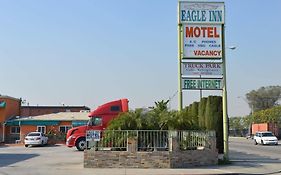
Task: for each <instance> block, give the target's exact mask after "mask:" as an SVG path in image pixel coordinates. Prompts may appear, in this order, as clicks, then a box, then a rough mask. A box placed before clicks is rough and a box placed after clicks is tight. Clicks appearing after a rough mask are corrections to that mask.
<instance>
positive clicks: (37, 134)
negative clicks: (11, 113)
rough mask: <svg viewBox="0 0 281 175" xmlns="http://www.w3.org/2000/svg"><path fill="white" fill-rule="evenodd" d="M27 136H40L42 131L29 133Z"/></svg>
mask: <svg viewBox="0 0 281 175" xmlns="http://www.w3.org/2000/svg"><path fill="white" fill-rule="evenodd" d="M27 136H40V133H29V134H28V135H27Z"/></svg>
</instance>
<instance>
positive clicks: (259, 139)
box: [254, 131, 278, 145]
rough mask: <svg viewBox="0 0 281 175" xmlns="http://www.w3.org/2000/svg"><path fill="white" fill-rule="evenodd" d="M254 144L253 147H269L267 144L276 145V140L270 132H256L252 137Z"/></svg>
mask: <svg viewBox="0 0 281 175" xmlns="http://www.w3.org/2000/svg"><path fill="white" fill-rule="evenodd" d="M254 143H255V145H257V144H261V145H269V144H274V145H278V139H277V138H276V136H275V135H273V134H272V132H270V131H262V132H261V131H259V132H256V134H255V136H254Z"/></svg>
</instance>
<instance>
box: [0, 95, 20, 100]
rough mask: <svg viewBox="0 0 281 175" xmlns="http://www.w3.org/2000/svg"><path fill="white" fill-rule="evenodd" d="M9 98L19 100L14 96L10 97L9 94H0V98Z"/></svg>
mask: <svg viewBox="0 0 281 175" xmlns="http://www.w3.org/2000/svg"><path fill="white" fill-rule="evenodd" d="M1 98H2V99H11V100H16V101H20V100H21V99H18V98H14V97H10V96H7V95H0V99H1Z"/></svg>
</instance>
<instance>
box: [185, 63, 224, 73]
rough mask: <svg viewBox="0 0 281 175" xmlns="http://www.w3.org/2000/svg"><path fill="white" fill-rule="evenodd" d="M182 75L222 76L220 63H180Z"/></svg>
mask: <svg viewBox="0 0 281 175" xmlns="http://www.w3.org/2000/svg"><path fill="white" fill-rule="evenodd" d="M182 75H220V76H222V63H195V62H192V63H182Z"/></svg>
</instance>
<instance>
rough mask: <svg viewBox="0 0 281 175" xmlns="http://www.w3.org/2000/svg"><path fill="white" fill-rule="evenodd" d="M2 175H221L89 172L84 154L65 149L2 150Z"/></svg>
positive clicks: (182, 171)
mask: <svg viewBox="0 0 281 175" xmlns="http://www.w3.org/2000/svg"><path fill="white" fill-rule="evenodd" d="M0 160H1V161H0V175H50V174H52V175H66V174H79V175H84V174H85V175H87V174H91V175H93V174H99V175H112V174H118V175H124V174H130V175H136V174H141V175H144V174H151V175H152V174H153V175H155V174H159V175H160V174H161V175H163V174H164V175H165V174H166V175H168V174H173V175H176V174H181V175H183V174H198V173H199V174H220V173H223V172H224V171H221V170H219V169H217V168H215V169H213V170H212V172H210V171H209V170H208V169H205V170H204V169H198V168H197V169H125V168H123V169H122V168H120V169H90V168H84V167H83V152H79V151H77V150H76V149H75V148H68V147H66V146H65V145H55V146H43V147H30V148H25V147H24V146H23V145H22V146H9V147H3V146H2V147H0Z"/></svg>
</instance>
